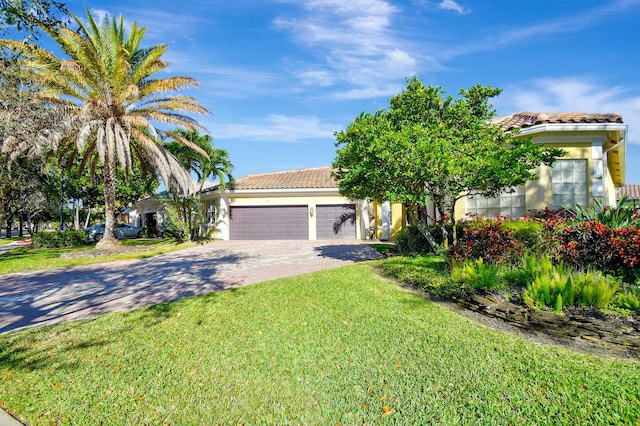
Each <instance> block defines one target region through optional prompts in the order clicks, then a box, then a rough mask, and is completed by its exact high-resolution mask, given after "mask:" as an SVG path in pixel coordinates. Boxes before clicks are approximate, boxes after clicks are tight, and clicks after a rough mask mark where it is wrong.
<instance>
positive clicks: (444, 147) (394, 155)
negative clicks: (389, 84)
mask: <svg viewBox="0 0 640 426" xmlns="http://www.w3.org/2000/svg"><path fill="white" fill-rule="evenodd" d="M500 92H501V90H500V89H496V88H492V87H484V86H480V85H476V86H473V87H472V88H470V89H468V90H464V89H463V90H461V91H460V97H459V98H457V99H454V98H453V97H452V96H450V95H449V96H445V92H444V90H443V89H442V88H441V87H439V86H435V87H434V86H428V87H427V86H425V85H424V84H423V83H422V82H421V81H420V80H418V78H416V77H414V78H413V79H410V80H408V81H407V87H406V89H405V90H403V91H402V92H401V93H400V94H398V95H395V96H393V97H392V98H391V99H390V101H389V102H390V107H389V109H387V110H381V111H378V112H376V113H375V114H368V113H361V114H360V115H359V116H358V117H357V118H356V119H355V120H354V121H353V122H352V123H351V124H349V126H348V127H347V128H346V129H345V130H343V131H340V132H337V133H336V139H337V142H336V146H337V147H338V150H337V157H336V159H335V160H334V162H333V166H334V168H335V169H336V170H337V171H336V172H335V176H336V178H337V179H338V181H339V187H340V192H341V193H342V194H343V195H345V196H348V197H351V198H365V197H369V198H374V199H378V200H390V201H392V202H400V203H404V204H405V205H407V206H408V207H409V208H408V209H407V211H408V212H409V214H411V215H412V221H413V222H414V223H415V224H416V225H418V226H419V228H420V229H421V231H422V232H423V234H425V236H426V237H427V238H428V239H429V240H430V241H431V242H432V244H435V243H434V240H433V238H431V236H430V234H429V233H428V231H427V228H426V226H424V225H425V222H426V219H427V217H428V214H427V212H428V209H427V206H428V204H429V203H433V205H434V207H435V209H436V210H437V212H438V213H439V214H438V216H437V217H436V218H432V219H434V220H436V221H437V222H438V223H440V225H441V230H442V233H443V237H445V238H444V241H446V240H447V239H446V230H445V226H444V225H445V221H447V220H450V221H451V222H452V223H453V226H454V233H453V235H454V241H453V242H454V244H455V243H456V232H455V224H456V217H455V206H456V202H457V201H458V200H459V199H461V198H462V197H464V196H467V195H482V196H487V197H491V196H495V195H496V194H499V193H500V192H502V191H508V190H509V188H510V187H513V186H516V185H521V184H523V183H525V182H526V181H528V180H531V179H536V178H537V176H536V175H535V174H533V173H532V172H531V170H532V169H533V168H535V167H536V166H538V165H540V164H551V163H552V162H553V161H554V159H555V158H556V157H557V156H560V155H562V151H561V150H558V149H554V148H546V147H543V146H541V145H534V144H533V142H532V140H531V139H530V138H514V136H516V134H517V133H514V132H512V133H505V132H504V131H503V129H502V128H501V127H499V126H497V125H495V124H493V123H491V118H493V117H494V116H495V111H494V110H493V107H492V105H491V104H490V103H489V99H491V98H493V97H495V96H498V95H499V94H500ZM416 210H417V211H416Z"/></svg>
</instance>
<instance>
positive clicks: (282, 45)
mask: <svg viewBox="0 0 640 426" xmlns="http://www.w3.org/2000/svg"><path fill="white" fill-rule="evenodd" d="M66 4H67V7H68V8H69V9H70V10H71V11H72V12H74V13H76V14H78V15H80V16H82V15H84V6H86V7H88V8H89V9H90V10H91V11H92V12H93V13H94V14H97V15H100V14H103V13H105V12H108V13H110V14H112V15H119V14H122V15H123V16H124V19H125V21H126V22H127V23H128V24H131V23H132V22H133V21H137V22H138V24H139V25H143V26H146V27H147V34H146V36H145V41H144V42H143V44H145V43H146V44H158V43H165V44H168V46H169V49H168V52H167V55H166V60H167V61H168V62H169V64H170V66H169V70H168V72H169V73H170V74H172V75H185V74H186V75H191V76H193V77H196V78H197V79H198V80H199V81H200V85H201V86H200V87H199V88H198V89H196V90H194V91H193V92H191V93H190V94H192V95H194V96H196V97H197V98H198V100H199V101H200V103H202V104H203V105H205V106H206V107H207V108H209V109H210V110H211V111H212V115H210V116H207V117H198V121H199V122H200V123H201V124H202V125H204V126H205V127H206V128H207V129H208V130H209V132H210V133H211V135H212V136H213V138H214V143H215V145H216V147H218V148H223V149H226V150H228V151H229V154H230V159H231V161H232V162H233V164H234V166H235V170H234V175H235V176H236V177H240V176H243V175H246V174H252V173H261V172H269V171H279V170H288V169H295V168H303V167H315V166H322V165H328V164H330V163H331V161H332V160H333V158H334V156H335V146H334V137H333V133H334V132H336V131H340V130H342V129H344V128H345V127H346V126H347V125H348V123H349V122H351V121H352V120H353V119H354V118H355V117H356V116H357V115H358V114H359V113H360V112H361V111H367V112H374V111H376V110H378V109H382V108H386V107H387V106H388V102H387V101H388V99H389V98H390V97H391V96H392V95H394V94H396V93H398V92H400V91H401V90H402V89H403V87H404V85H405V78H406V77H410V76H413V75H417V76H418V77H419V78H420V79H422V80H423V81H424V82H425V83H426V84H433V85H440V86H442V87H443V88H445V89H446V90H447V92H449V93H452V94H457V92H458V91H459V90H460V89H461V88H468V87H470V86H472V85H474V84H476V83H480V84H483V85H491V86H497V87H500V88H502V89H503V93H502V95H500V97H498V98H497V99H495V101H494V105H495V107H496V109H497V112H498V115H499V116H502V115H507V114H511V113H513V112H517V111H561V112H601V113H608V112H618V113H620V114H622V116H623V118H624V121H625V122H626V123H627V124H628V125H629V135H628V155H627V183H640V161H639V160H640V29H639V28H638V22H640V0H619V1H595V0H559V1H558V0H553V1H545V0H538V1H528V0H485V1H477V0H476V1H471V0H455V1H454V0H407V1H390V0H389V1H385V0H273V1H269V0H238V1H226V0H187V1H175V0H171V1H166V0H156V1H153V2H151V1H142V0H128V1H126V2H124V1H103V0H98V1H93V2H90V3H85V2H80V1H68V2H66Z"/></svg>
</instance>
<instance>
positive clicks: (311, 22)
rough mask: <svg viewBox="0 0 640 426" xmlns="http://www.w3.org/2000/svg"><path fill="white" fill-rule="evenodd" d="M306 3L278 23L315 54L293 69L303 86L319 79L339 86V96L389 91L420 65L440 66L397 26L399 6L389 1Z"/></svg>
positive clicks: (317, 0) (313, 0) (311, 0)
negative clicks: (298, 12)
mask: <svg viewBox="0 0 640 426" xmlns="http://www.w3.org/2000/svg"><path fill="white" fill-rule="evenodd" d="M296 4H300V3H296ZM301 4H302V7H303V9H304V10H305V13H304V14H303V15H302V16H299V17H296V18H278V19H276V20H274V25H275V26H276V28H278V29H281V30H286V31H289V32H290V33H291V37H292V39H293V40H294V41H296V42H297V43H299V44H301V45H303V46H305V47H306V48H309V51H310V52H313V53H312V54H313V55H315V62H313V63H309V64H306V65H303V66H300V64H299V63H296V66H295V67H292V71H291V73H292V74H294V75H295V76H296V77H297V78H298V79H299V80H300V81H302V82H303V83H304V84H308V82H309V81H312V79H313V78H317V79H318V82H319V84H320V85H323V86H334V87H335V88H336V90H335V91H334V92H333V93H334V94H335V97H338V98H344V97H350V96H351V95H346V96H345V95H344V92H346V93H351V94H353V93H356V92H357V93H360V95H359V96H365V95H366V94H369V96H375V94H379V93H384V95H388V94H390V93H388V92H387V91H386V90H380V89H379V87H385V86H390V85H391V84H392V83H396V82H399V81H404V78H405V77H408V76H412V75H414V74H415V73H416V72H417V68H418V67H419V66H420V65H421V64H424V63H427V64H428V66H437V65H434V61H433V59H431V58H426V57H425V56H424V55H423V54H422V53H417V52H419V51H421V50H420V49H419V48H417V47H416V46H415V45H414V42H413V41H410V40H409V39H408V38H403V37H402V35H401V33H400V32H399V31H398V30H396V29H395V28H394V20H395V19H397V18H399V16H400V9H398V8H397V7H396V6H394V5H393V4H391V3H390V2H388V1H383V0H353V1H343V0H306V1H303V2H301ZM425 60H426V62H425ZM376 87H378V88H377V89H376ZM372 88H374V90H371V89H372ZM391 93H393V92H391Z"/></svg>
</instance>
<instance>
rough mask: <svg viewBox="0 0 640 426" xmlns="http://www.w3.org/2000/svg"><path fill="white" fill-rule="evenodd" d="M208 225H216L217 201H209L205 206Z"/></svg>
mask: <svg viewBox="0 0 640 426" xmlns="http://www.w3.org/2000/svg"><path fill="white" fill-rule="evenodd" d="M205 208H206V215H207V223H208V224H209V225H213V224H215V223H216V202H215V200H207V201H206V204H205Z"/></svg>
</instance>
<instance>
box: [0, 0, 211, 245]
mask: <svg viewBox="0 0 640 426" xmlns="http://www.w3.org/2000/svg"><path fill="white" fill-rule="evenodd" d="M86 13H87V21H88V24H87V25H85V24H84V23H83V22H82V21H81V20H80V19H79V18H78V17H76V16H75V15H71V16H72V18H73V21H74V23H75V25H76V26H77V27H78V30H77V31H74V30H71V29H69V28H67V27H65V26H55V27H50V26H46V25H41V26H40V27H41V28H42V30H43V31H45V32H46V33H47V34H49V35H50V36H51V38H52V39H53V40H54V41H55V42H56V43H57V45H58V47H59V48H60V49H61V51H62V52H63V53H64V55H65V57H64V58H61V57H57V56H56V55H55V54H54V53H52V52H49V51H47V50H45V49H43V48H40V47H39V46H36V45H34V44H29V43H21V42H18V41H16V40H6V39H5V40H2V41H1V43H2V44H3V45H5V46H8V47H10V48H12V49H15V50H16V51H18V52H20V54H21V56H22V57H23V58H25V59H24V60H23V62H22V63H23V65H24V66H25V67H26V68H27V69H29V70H30V71H31V72H32V73H33V74H34V75H35V76H36V77H37V78H38V83H39V84H40V85H41V86H42V87H44V88H45V90H44V91H43V92H42V94H41V95H42V96H44V97H45V98H46V99H47V100H49V101H50V102H52V103H58V104H62V105H64V106H65V108H66V109H67V112H68V120H67V121H66V124H67V125H68V127H67V128H66V129H65V131H66V133H65V134H67V135H70V134H71V135H73V138H72V139H71V140H68V139H65V138H48V140H47V142H48V145H47V146H46V148H48V149H53V150H57V149H60V147H61V146H62V147H63V151H64V152H71V151H74V152H78V153H80V154H81V155H82V156H83V163H84V164H87V165H94V164H96V163H101V164H102V165H103V174H102V176H103V183H104V198H105V235H104V238H103V239H102V240H101V241H100V243H99V245H100V246H101V247H108V246H110V245H116V244H118V241H117V239H116V235H115V210H116V202H115V198H116V176H117V173H116V172H117V165H118V164H120V165H121V166H122V167H123V169H125V170H128V171H129V170H131V168H132V164H133V157H134V156H138V158H139V159H140V160H141V164H142V165H143V166H146V167H152V168H155V169H156V170H157V171H158V173H159V175H160V176H161V178H162V179H163V181H164V182H165V185H166V186H167V187H171V188H176V190H177V191H181V192H183V193H189V192H191V191H193V185H192V182H191V179H190V176H189V173H188V172H187V171H186V170H184V168H182V167H181V166H180V164H179V163H178V161H177V160H176V159H175V158H174V157H173V156H172V155H171V154H170V153H169V151H168V150H167V149H166V148H165V147H164V146H163V145H162V143H161V142H160V136H162V134H163V132H162V131H161V130H160V129H158V128H157V127H156V125H155V124H154V123H158V122H159V123H165V124H169V125H174V126H181V127H185V128H187V129H189V130H194V129H196V128H199V127H201V126H199V125H198V124H197V122H196V121H195V120H194V119H193V118H191V117H189V116H188V115H186V114H188V113H197V114H208V110H207V109H206V108H205V107H203V106H202V105H200V104H198V103H197V101H196V100H195V99H194V98H193V97H190V96H184V95H180V94H170V93H171V92H176V91H179V90H180V89H184V88H189V87H196V86H197V81H196V80H195V79H193V78H192V77H188V76H174V77H168V78H158V77H157V74H158V72H159V71H161V70H163V69H165V68H166V67H167V63H166V62H164V61H163V60H162V56H163V54H164V53H165V51H166V49H167V46H166V45H156V46H152V47H148V48H143V47H141V46H140V43H141V41H142V38H143V36H144V33H145V31H146V29H145V28H144V27H142V28H141V27H138V25H137V23H134V24H133V25H132V27H131V29H130V31H129V33H128V36H127V35H126V34H125V28H124V24H123V18H122V16H120V17H119V19H117V20H116V19H115V18H114V17H110V16H105V18H104V20H103V21H102V24H101V25H98V24H97V23H96V22H95V20H94V18H93V16H92V15H91V13H90V12H89V11H88V10H87V11H86ZM23 142H25V144H27V145H29V144H30V141H23ZM183 142H184V143H186V141H183ZM16 149H17V147H16ZM194 149H198V148H197V147H194Z"/></svg>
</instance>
